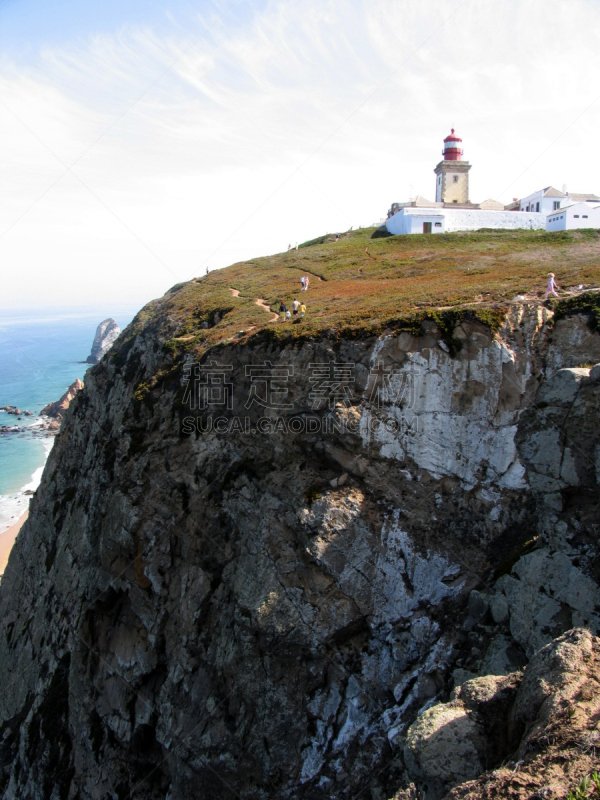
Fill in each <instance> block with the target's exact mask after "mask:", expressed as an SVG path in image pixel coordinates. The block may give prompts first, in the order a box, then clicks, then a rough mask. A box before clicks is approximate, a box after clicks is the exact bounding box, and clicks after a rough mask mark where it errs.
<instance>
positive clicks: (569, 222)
mask: <svg viewBox="0 0 600 800" xmlns="http://www.w3.org/2000/svg"><path fill="white" fill-rule="evenodd" d="M575 228H600V205H595V206H593V205H590V203H588V202H583V203H572V204H571V205H569V206H563V207H562V208H559V209H558V210H557V211H553V212H552V213H551V214H548V216H547V217H546V230H547V231H570V230H574V229H575Z"/></svg>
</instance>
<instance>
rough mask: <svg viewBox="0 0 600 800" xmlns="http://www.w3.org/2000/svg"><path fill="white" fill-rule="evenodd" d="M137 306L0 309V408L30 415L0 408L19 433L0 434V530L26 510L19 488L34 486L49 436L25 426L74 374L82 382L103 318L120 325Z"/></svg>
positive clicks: (1, 421)
mask: <svg viewBox="0 0 600 800" xmlns="http://www.w3.org/2000/svg"><path fill="white" fill-rule="evenodd" d="M136 311H137V308H135V309H134V308H128V309H121V310H120V312H119V313H117V312H115V310H114V309H113V310H112V311H111V310H108V311H107V312H106V313H104V314H103V313H102V310H100V311H98V310H93V311H89V310H87V311H80V312H76V311H73V310H63V311H61V310H53V311H52V312H47V311H43V310H41V311H28V312H18V311H13V312H8V311H4V312H0V407H2V406H5V405H12V406H18V407H19V408H20V409H21V410H23V411H24V410H25V409H28V410H29V411H33V413H34V417H23V418H22V419H21V420H19V421H18V420H17V418H16V417H14V416H11V415H8V414H7V413H6V412H3V411H0V426H1V425H19V426H22V427H24V428H25V430H24V431H23V432H22V433H18V434H5V435H0V531H2V530H4V529H5V528H6V527H8V525H10V524H12V523H13V522H14V521H15V520H16V518H17V517H18V516H19V515H20V514H21V513H22V512H23V511H24V510H25V509H26V508H27V504H28V502H29V500H28V497H27V496H26V495H23V490H24V489H25V488H32V489H33V488H35V487H36V485H37V483H38V482H39V479H40V477H41V471H42V467H43V465H44V463H45V460H46V458H47V456H48V452H49V450H50V448H51V446H52V443H53V439H52V438H41V439H40V438H34V437H33V436H32V435H31V434H30V433H28V432H27V430H26V428H27V427H28V426H30V425H35V423H36V420H37V415H39V412H40V411H41V409H42V408H43V407H44V406H45V405H46V404H47V403H49V402H51V401H53V400H58V398H59V397H60V396H61V395H62V394H63V393H64V392H65V391H66V389H67V387H68V386H69V385H70V384H71V383H73V381H74V380H75V378H81V379H82V380H83V381H84V382H85V371H86V370H87V369H88V368H89V365H88V364H85V363H82V362H85V359H86V358H87V356H88V355H89V353H90V349H91V347H92V341H93V339H94V334H95V332H96V327H97V326H98V324H99V323H100V322H101V321H102V320H103V319H106V318H107V317H109V316H111V317H113V318H114V319H116V321H117V323H118V324H119V325H120V327H121V328H124V327H125V326H126V325H127V324H128V323H129V322H130V321H131V320H132V319H133V316H134V315H135V313H136Z"/></svg>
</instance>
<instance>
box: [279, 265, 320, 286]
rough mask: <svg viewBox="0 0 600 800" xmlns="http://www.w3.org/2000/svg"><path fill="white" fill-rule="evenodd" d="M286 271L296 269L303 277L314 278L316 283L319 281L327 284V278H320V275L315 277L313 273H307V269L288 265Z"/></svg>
mask: <svg viewBox="0 0 600 800" xmlns="http://www.w3.org/2000/svg"><path fill="white" fill-rule="evenodd" d="M288 269H297V270H298V272H302V273H303V274H304V275H310V276H311V277H312V278H316V279H317V280H318V281H321V283H323V282H325V283H326V282H327V278H322V277H321V276H320V275H317V274H315V273H314V272H309V271H308V270H307V269H304V267H297V266H296V265H295V264H294V265H292V264H290V265H289V266H288Z"/></svg>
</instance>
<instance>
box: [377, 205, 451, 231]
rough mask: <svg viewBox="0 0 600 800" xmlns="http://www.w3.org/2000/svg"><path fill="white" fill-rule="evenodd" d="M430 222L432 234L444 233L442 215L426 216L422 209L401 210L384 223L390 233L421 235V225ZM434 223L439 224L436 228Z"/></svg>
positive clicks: (424, 210) (444, 227)
mask: <svg viewBox="0 0 600 800" xmlns="http://www.w3.org/2000/svg"><path fill="white" fill-rule="evenodd" d="M424 222H431V232H432V233H444V232H445V230H446V226H445V220H444V215H442V214H440V213H437V214H428V213H427V211H426V209H423V208H403V209H401V210H400V211H398V213H397V214H394V216H393V217H390V218H389V219H388V220H387V222H386V223H385V225H386V228H387V229H388V231H389V232H390V233H394V234H396V235H402V234H406V233H423V223H424ZM436 222H438V223H441V224H440V225H439V226H436Z"/></svg>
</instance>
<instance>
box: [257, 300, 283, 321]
mask: <svg viewBox="0 0 600 800" xmlns="http://www.w3.org/2000/svg"><path fill="white" fill-rule="evenodd" d="M254 302H255V303H256V305H257V306H260V308H262V309H263V311H266V312H267V314H273V311H272V309H271V308H270V307H269V306H268V305H267V304H266V303H265V301H264V300H263V299H262V297H257V298H256V300H255V301H254ZM278 319H279V314H273V316H272V317H271V319H270V320H269V322H276V321H277V320H278Z"/></svg>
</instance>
